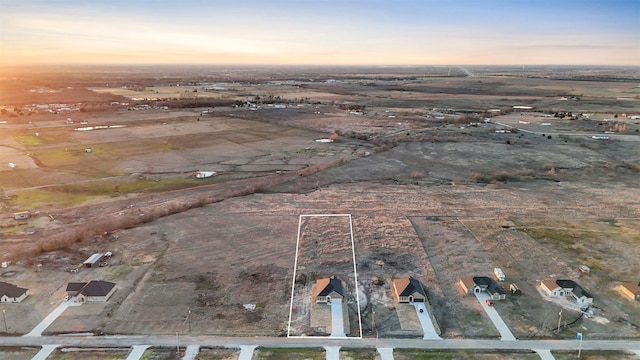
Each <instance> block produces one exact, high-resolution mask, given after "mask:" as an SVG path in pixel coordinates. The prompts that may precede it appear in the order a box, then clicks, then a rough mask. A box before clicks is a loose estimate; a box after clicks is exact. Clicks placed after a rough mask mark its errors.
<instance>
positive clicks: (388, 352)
mask: <svg viewBox="0 0 640 360" xmlns="http://www.w3.org/2000/svg"><path fill="white" fill-rule="evenodd" d="M378 353H379V354H380V360H393V348H378Z"/></svg>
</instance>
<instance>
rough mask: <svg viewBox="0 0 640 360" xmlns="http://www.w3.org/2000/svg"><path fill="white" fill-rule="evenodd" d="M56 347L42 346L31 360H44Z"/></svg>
mask: <svg viewBox="0 0 640 360" xmlns="http://www.w3.org/2000/svg"><path fill="white" fill-rule="evenodd" d="M57 347H58V345H42V349H40V351H38V353H37V354H36V355H35V356H34V357H33V358H31V360H45V359H46V358H47V357H49V355H51V353H52V352H53V351H54V350H55V349H56V348H57Z"/></svg>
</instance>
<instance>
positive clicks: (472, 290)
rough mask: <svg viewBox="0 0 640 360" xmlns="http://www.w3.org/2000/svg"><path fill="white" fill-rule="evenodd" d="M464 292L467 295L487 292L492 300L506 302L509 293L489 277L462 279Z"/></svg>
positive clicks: (461, 284)
mask: <svg viewBox="0 0 640 360" xmlns="http://www.w3.org/2000/svg"><path fill="white" fill-rule="evenodd" d="M458 284H459V285H460V287H461V288H462V291H464V292H465V293H467V294H476V293H481V292H486V293H487V294H489V297H490V298H491V300H504V299H506V298H507V292H506V291H505V290H504V289H503V288H502V286H500V284H498V283H497V282H496V281H495V280H493V279H492V278H490V277H488V276H474V277H466V278H462V279H460V281H459V283H458Z"/></svg>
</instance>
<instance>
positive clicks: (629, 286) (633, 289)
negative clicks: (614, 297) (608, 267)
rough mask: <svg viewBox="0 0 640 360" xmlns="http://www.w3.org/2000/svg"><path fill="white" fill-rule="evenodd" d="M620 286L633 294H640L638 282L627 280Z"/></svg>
mask: <svg viewBox="0 0 640 360" xmlns="http://www.w3.org/2000/svg"><path fill="white" fill-rule="evenodd" d="M620 286H622V287H623V288H625V289H627V290H628V291H629V292H631V293H632V294H635V295H638V294H640V282H639V283H637V284H636V283H633V282H628V283H623V284H622V285H620Z"/></svg>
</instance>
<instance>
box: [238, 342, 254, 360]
mask: <svg viewBox="0 0 640 360" xmlns="http://www.w3.org/2000/svg"><path fill="white" fill-rule="evenodd" d="M256 347H257V345H240V355H238V360H251V359H252V358H253V351H254V350H255V349H256Z"/></svg>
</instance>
